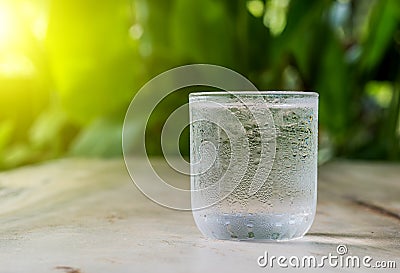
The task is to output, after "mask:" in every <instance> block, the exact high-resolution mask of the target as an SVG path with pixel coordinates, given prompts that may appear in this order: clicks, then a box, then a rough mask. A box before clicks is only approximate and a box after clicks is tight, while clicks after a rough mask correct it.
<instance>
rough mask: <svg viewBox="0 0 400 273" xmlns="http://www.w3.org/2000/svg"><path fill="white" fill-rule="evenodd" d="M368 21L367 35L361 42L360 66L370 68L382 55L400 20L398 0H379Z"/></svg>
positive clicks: (399, 3)
mask: <svg viewBox="0 0 400 273" xmlns="http://www.w3.org/2000/svg"><path fill="white" fill-rule="evenodd" d="M372 12H373V13H372V15H371V17H370V21H369V26H368V27H369V31H368V32H367V33H369V35H367V37H366V38H365V41H364V42H363V52H362V58H361V68H362V69H364V70H371V69H372V68H373V67H374V66H375V65H376V64H377V63H378V62H379V61H380V60H381V59H382V57H383V54H384V53H385V50H386V49H387V47H388V45H389V43H390V41H391V40H392V39H393V38H394V37H393V33H394V32H395V30H396V28H397V27H398V24H399V22H400V2H399V1H398V0H380V1H377V3H376V7H375V8H374V9H373V11H372Z"/></svg>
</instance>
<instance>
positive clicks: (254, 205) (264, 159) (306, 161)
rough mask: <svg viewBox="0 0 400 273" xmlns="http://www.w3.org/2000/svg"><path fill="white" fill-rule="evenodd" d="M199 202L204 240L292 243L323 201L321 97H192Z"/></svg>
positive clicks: (195, 203)
mask: <svg viewBox="0 0 400 273" xmlns="http://www.w3.org/2000/svg"><path fill="white" fill-rule="evenodd" d="M189 109H190V122H191V124H190V153H191V154H190V160H191V190H192V194H191V199H192V200H191V202H192V210H193V216H194V219H195V221H196V224H197V226H198V228H199V229H200V231H201V232H202V233H203V235H205V236H207V237H211V238H216V239H227V240H278V241H280V240H290V239H296V238H300V237H302V236H303V235H304V234H305V233H306V232H307V231H308V230H309V228H310V227H311V224H312V222H313V219H314V215H315V210H316V201H317V143H318V94H317V93H313V92H270V91H268V92H267V91H260V92H238V91H236V92H200V93H192V94H190V95H189Z"/></svg>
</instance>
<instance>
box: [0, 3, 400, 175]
mask: <svg viewBox="0 0 400 273" xmlns="http://www.w3.org/2000/svg"><path fill="white" fill-rule="evenodd" d="M190 63H210V64H217V65H222V66H225V67H228V68H230V69H234V70H236V71H238V72H239V73H242V74H243V75H245V76H247V77H248V78H249V79H250V80H251V81H253V82H254V83H255V85H256V86H257V87H258V88H259V89H260V90H281V89H288V90H317V91H318V92H319V93H320V160H321V162H324V161H326V160H329V159H330V158H332V157H335V156H336V157H344V158H359V159H377V160H399V159H400V118H399V115H400V1H399V0H357V1H356V0H340V1H339V0H335V1H331V0H165V1H162V0H131V1H128V0H113V1H99V0H96V1H95V0H36V1H35V0H31V1H26V0H0V109H1V110H0V168H2V169H5V168H12V167H15V166H19V165H23V164H29V163H33V162H38V161H42V160H47V159H51V158H57V157H62V156H104V157H112V156H119V155H121V128H122V123H123V118H124V115H125V111H126V109H127V107H128V105H129V103H130V101H131V99H132V98H133V96H134V94H135V92H137V91H138V90H139V89H140V87H141V86H142V85H143V84H145V83H146V81H148V80H150V79H151V78H152V77H154V76H156V75H157V74H159V73H161V72H164V71H165V70H167V69H170V68H173V67H176V66H179V65H184V64H190ZM187 93H188V92H176V94H174V95H172V96H171V97H169V98H168V100H166V101H165V102H164V103H163V105H161V106H160V107H158V110H157V111H156V112H155V113H154V115H153V116H152V118H151V120H150V123H149V126H148V132H149V135H151V136H152V137H151V138H148V142H147V148H148V151H149V152H150V154H152V155H159V154H161V151H160V147H159V138H157V137H154V136H157V134H159V132H160V131H161V126H162V124H163V120H165V119H166V118H167V116H168V114H167V113H170V112H171V111H173V110H174V109H175V108H176V107H178V106H179V105H181V104H183V103H186V102H187V97H186V96H187ZM185 136H186V137H185ZM181 142H182V143H183V144H182V145H181V146H182V151H181V152H182V153H183V154H187V152H188V149H187V143H188V141H187V134H186V135H184V136H182V138H181Z"/></svg>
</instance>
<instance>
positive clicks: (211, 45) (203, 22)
mask: <svg viewBox="0 0 400 273" xmlns="http://www.w3.org/2000/svg"><path fill="white" fill-rule="evenodd" d="M243 8H245V7H243ZM227 10H228V9H227V8H226V5H225V4H224V2H223V1H213V0H192V1H187V0H175V1H174V6H173V9H172V11H171V30H170V31H171V39H172V47H173V48H174V53H175V54H177V57H179V58H180V59H183V60H187V61H189V62H208V63H212V64H222V65H226V66H232V64H233V58H232V57H233V56H234V48H235V44H234V42H235V41H234V36H233V35H234V33H233V32H232V30H233V29H232V26H233V25H234V22H233V21H232V18H231V17H230V14H229V13H228V11H227Z"/></svg>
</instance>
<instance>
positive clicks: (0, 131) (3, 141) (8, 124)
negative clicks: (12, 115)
mask: <svg viewBox="0 0 400 273" xmlns="http://www.w3.org/2000/svg"><path fill="white" fill-rule="evenodd" d="M13 131H14V124H13V122H12V121H11V120H5V121H2V122H1V123H0V153H1V152H2V151H3V150H4V148H5V147H6V145H7V144H8V143H9V142H10V140H11V136H12V133H13Z"/></svg>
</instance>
